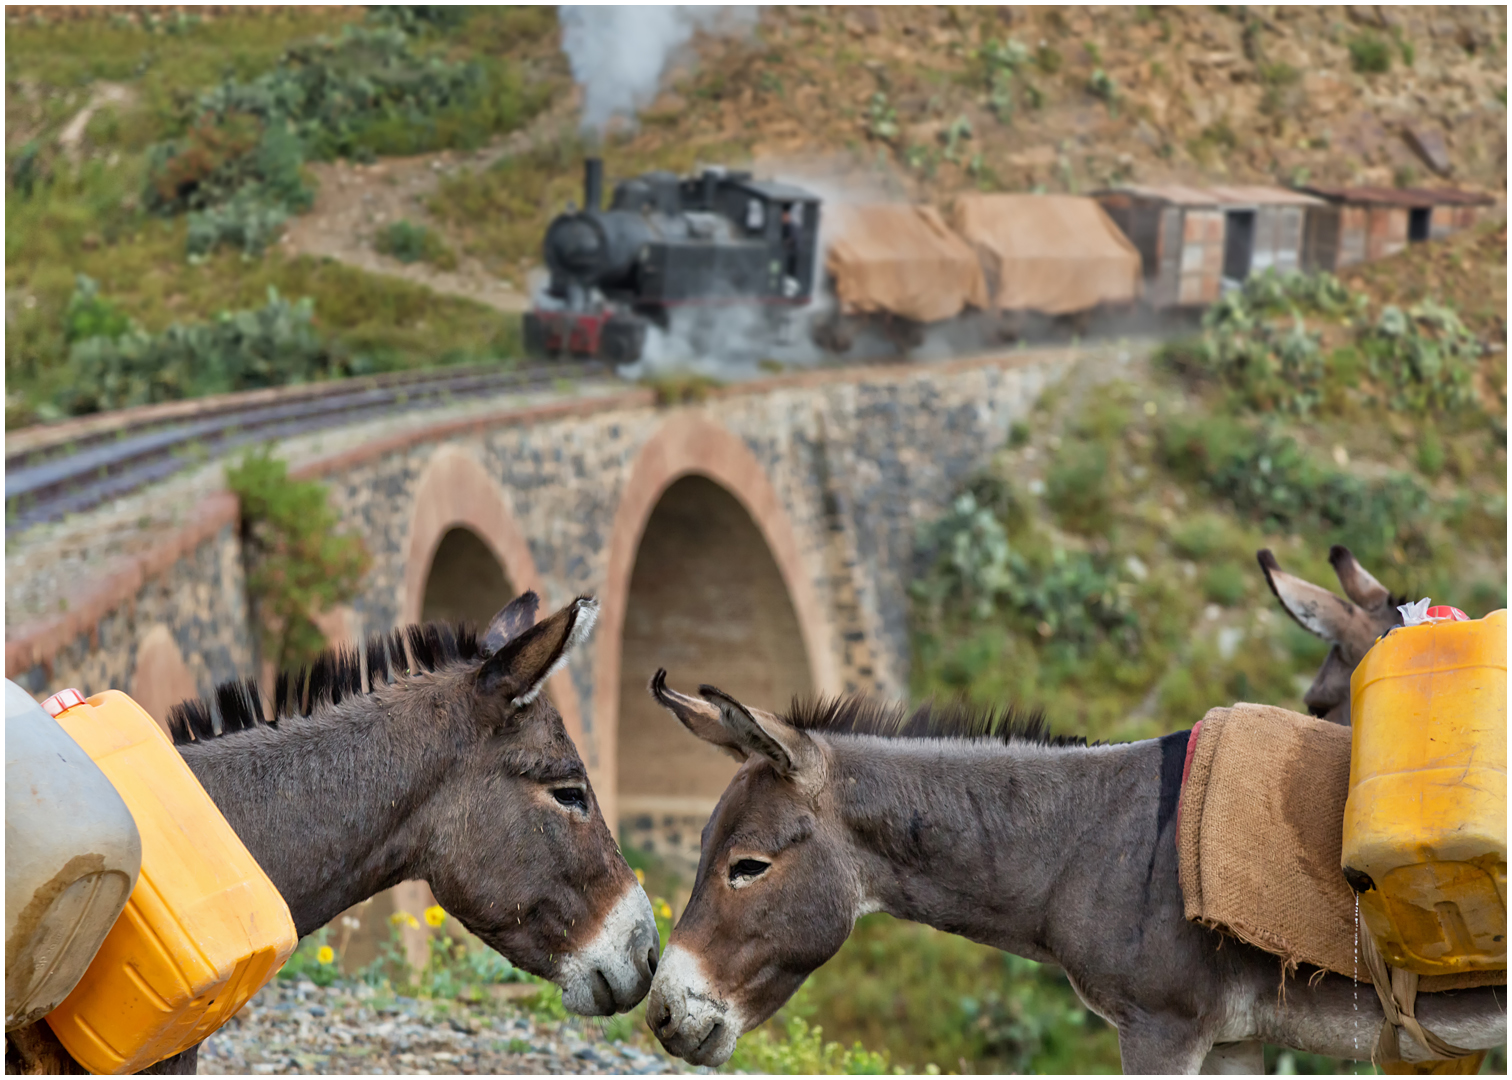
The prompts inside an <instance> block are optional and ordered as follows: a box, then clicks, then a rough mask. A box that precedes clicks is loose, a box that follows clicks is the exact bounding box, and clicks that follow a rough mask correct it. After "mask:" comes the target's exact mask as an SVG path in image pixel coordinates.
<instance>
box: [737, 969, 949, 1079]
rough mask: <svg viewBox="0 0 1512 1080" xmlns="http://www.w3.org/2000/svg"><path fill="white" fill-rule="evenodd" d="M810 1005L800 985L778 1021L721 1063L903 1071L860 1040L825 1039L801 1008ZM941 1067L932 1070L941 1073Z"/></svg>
mask: <svg viewBox="0 0 1512 1080" xmlns="http://www.w3.org/2000/svg"><path fill="white" fill-rule="evenodd" d="M805 1007H806V1002H805V1001H804V991H803V988H802V987H800V988H799V990H798V993H797V994H795V995H793V998H792V999H791V1000H789V1002H788V1004H787V1005H786V1006H785V1007H784V1008H783V1010H782V1012H781V1013H779V1014H778V1025H773V1027H763V1028H760V1029H758V1030H756V1031H753V1032H751V1033H750V1034H749V1035H746V1036H744V1037H743V1038H741V1039H740V1041H739V1042H737V1043H736V1044H735V1052H734V1053H733V1054H732V1055H730V1060H729V1061H728V1062H727V1063H726V1064H725V1065H723V1066H722V1067H721V1070H722V1071H724V1072H742V1073H765V1074H771V1075H809V1076H812V1075H820V1076H886V1075H888V1074H889V1073H896V1074H898V1075H902V1073H903V1069H902V1068H901V1067H900V1068H897V1069H889V1067H888V1060H887V1055H886V1054H884V1053H875V1052H872V1051H869V1050H867V1049H865V1048H864V1047H863V1046H862V1045H861V1044H860V1043H859V1042H857V1043H854V1044H853V1045H852V1046H851V1047H850V1048H849V1049H846V1048H845V1047H843V1046H841V1045H840V1044H839V1043H838V1042H825V1041H824V1029H823V1028H821V1027H811V1026H810V1025H809V1022H808V1021H807V1020H806V1019H804V1018H803V1017H802V1016H800V1015H797V1012H798V1011H800V1010H803V1009H804V1008H805ZM939 1071H940V1070H939V1069H938V1068H932V1069H931V1070H930V1073H931V1074H932V1075H933V1074H938V1073H939Z"/></svg>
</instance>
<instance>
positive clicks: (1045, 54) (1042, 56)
mask: <svg viewBox="0 0 1512 1080" xmlns="http://www.w3.org/2000/svg"><path fill="white" fill-rule="evenodd" d="M1061 59H1062V58H1061V54H1060V52H1059V51H1058V50H1057V49H1055V48H1054V47H1053V46H1050V45H1041V46H1040V47H1039V48H1038V49H1036V50H1035V51H1034V63H1035V66H1036V67H1038V68H1039V69H1040V70H1041V71H1043V72H1044V73H1045V74H1046V75H1054V74H1055V73H1056V72H1057V71H1059V70H1060V69H1061Z"/></svg>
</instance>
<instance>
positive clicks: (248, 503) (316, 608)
mask: <svg viewBox="0 0 1512 1080" xmlns="http://www.w3.org/2000/svg"><path fill="white" fill-rule="evenodd" d="M226 486H227V487H228V488H229V489H230V490H231V491H232V492H233V493H234V494H235V495H236V497H237V498H238V499H240V500H241V515H242V524H241V533H242V550H243V552H244V553H245V556H246V559H247V564H248V569H247V596H248V598H249V600H250V601H251V606H252V608H253V614H254V618H255V620H256V623H257V625H258V628H259V630H260V635H259V636H260V645H261V652H262V658H263V659H264V660H267V661H270V662H271V663H272V664H273V665H274V667H275V668H276V669H277V670H279V671H284V670H286V669H288V668H290V667H293V666H295V665H302V664H309V663H310V662H311V661H312V660H314V658H315V657H316V656H317V655H319V653H320V652H321V650H323V649H324V648H325V647H326V639H325V635H324V634H323V633H321V630H320V627H318V626H317V625H316V624H315V621H314V620H315V616H316V615H318V614H320V613H321V612H324V611H330V610H331V609H333V608H335V607H336V606H337V605H338V604H344V603H347V602H348V601H350V600H351V599H352V598H353V597H354V596H356V595H357V590H358V589H359V588H360V587H361V584H362V578H363V575H365V574H366V573H367V569H368V566H369V564H370V563H371V561H372V560H371V558H370V557H369V555H368V553H367V550H366V548H364V547H363V544H362V540H361V538H360V537H357V536H350V535H345V534H342V533H338V532H337V531H336V528H337V525H338V524H339V520H340V519H339V518H338V517H337V514H336V511H335V510H333V509H332V508H331V505H330V502H329V501H328V500H327V497H326V489H325V485H323V484H319V483H316V482H314V481H309V480H292V479H290V478H289V473H288V466H287V465H286V464H285V463H284V462H282V461H280V460H279V459H277V458H275V457H273V456H272V451H271V449H270V448H269V447H266V446H265V447H263V448H261V449H260V450H256V451H253V452H251V453H248V454H247V455H245V456H244V457H243V458H242V459H241V461H240V462H238V463H237V464H236V465H234V466H232V467H230V468H228V469H227V470H226Z"/></svg>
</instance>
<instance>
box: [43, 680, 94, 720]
mask: <svg viewBox="0 0 1512 1080" xmlns="http://www.w3.org/2000/svg"><path fill="white" fill-rule="evenodd" d="M82 704H84V695H83V694H81V693H79V692H78V691H77V690H75V689H74V688H73V687H69V688H68V689H67V690H59V691H58V692H57V693H56V694H54V695H53V696H52V697H50V698H48V699H47V700H46V701H44V702H42V707H43V708H44V709H46V710H47V715H48V716H51V717H52V718H53V719H55V720H56V719H57V718H58V714H59V713H65V712H67V711H68V710H69V709H71V708H73V707H74V706H75V705H82Z"/></svg>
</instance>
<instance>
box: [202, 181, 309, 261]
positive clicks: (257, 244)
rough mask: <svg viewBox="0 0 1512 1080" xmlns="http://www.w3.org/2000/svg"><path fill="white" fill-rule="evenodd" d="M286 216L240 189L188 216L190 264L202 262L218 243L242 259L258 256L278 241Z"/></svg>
mask: <svg viewBox="0 0 1512 1080" xmlns="http://www.w3.org/2000/svg"><path fill="white" fill-rule="evenodd" d="M288 218H289V215H288V213H287V212H285V211H284V209H283V208H282V207H281V206H278V205H276V204H273V203H268V202H265V201H264V200H263V199H262V198H261V197H260V196H259V195H258V194H255V193H254V192H253V191H252V190H251V189H247V188H244V189H242V190H241V191H238V192H237V193H236V194H235V195H233V196H231V200H230V201H229V202H226V203H223V204H222V205H220V206H211V207H208V208H207V209H204V210H195V211H191V212H190V214H189V233H188V242H187V244H186V245H185V246H186V248H187V250H188V252H189V259H190V261H191V262H194V261H197V260H200V259H203V258H204V257H205V256H206V255H209V254H210V253H211V252H212V251H214V250H215V249H216V248H218V247H220V246H221V245H222V244H225V245H228V246H230V247H233V248H240V249H241V253H242V255H243V256H246V257H248V258H251V257H253V256H257V255H261V254H262V253H263V252H264V251H265V250H266V249H267V247H268V245H269V244H271V243H273V241H275V240H276V239H278V236H279V234H280V233H281V232H282V231H283V225H284V222H285V221H287V220H288Z"/></svg>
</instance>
